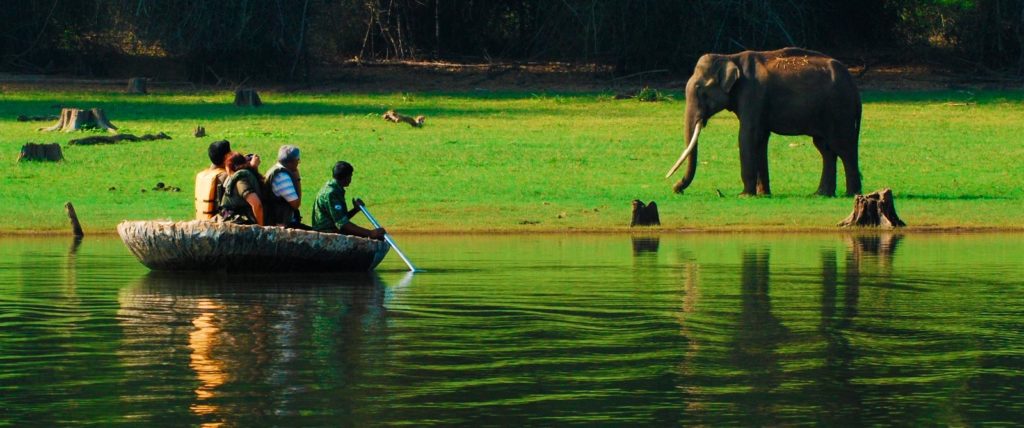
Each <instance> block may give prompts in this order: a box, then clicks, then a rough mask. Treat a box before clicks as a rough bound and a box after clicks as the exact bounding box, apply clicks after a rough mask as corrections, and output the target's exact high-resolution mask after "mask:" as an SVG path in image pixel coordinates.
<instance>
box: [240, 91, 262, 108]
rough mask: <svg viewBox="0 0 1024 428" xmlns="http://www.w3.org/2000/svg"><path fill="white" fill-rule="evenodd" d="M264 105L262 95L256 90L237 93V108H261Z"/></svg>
mask: <svg viewBox="0 0 1024 428" xmlns="http://www.w3.org/2000/svg"><path fill="white" fill-rule="evenodd" d="M261 105H263V101H262V100H260V94H258V93H256V90H255V89H239V90H236V91H235V106H236V107H259V106H261Z"/></svg>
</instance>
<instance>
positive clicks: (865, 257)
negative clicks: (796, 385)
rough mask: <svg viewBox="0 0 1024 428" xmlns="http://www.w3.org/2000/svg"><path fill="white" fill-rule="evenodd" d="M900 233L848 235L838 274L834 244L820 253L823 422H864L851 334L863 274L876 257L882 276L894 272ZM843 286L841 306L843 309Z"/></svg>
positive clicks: (843, 423) (820, 377) (858, 423)
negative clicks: (842, 270)
mask: <svg viewBox="0 0 1024 428" xmlns="http://www.w3.org/2000/svg"><path fill="white" fill-rule="evenodd" d="M902 238H903V237H902V235H900V234H882V235H863V236H855V235H848V236H847V237H846V244H847V251H846V256H845V268H844V269H845V271H844V272H843V275H842V277H841V278H840V275H839V268H838V261H837V256H836V251H835V250H834V249H829V250H823V251H822V252H821V321H820V323H819V327H818V331H819V333H820V334H821V336H822V337H823V338H824V340H825V356H824V366H823V373H821V375H820V376H819V377H818V379H819V382H820V389H821V393H820V394H819V395H820V396H822V397H827V398H826V399H825V400H824V403H823V405H822V409H823V412H822V414H821V422H824V423H825V424H826V425H855V426H856V425H861V423H860V422H861V419H862V418H861V416H862V410H863V400H862V399H861V397H860V394H859V392H858V390H857V388H856V386H855V384H854V383H853V379H854V377H855V376H856V374H855V371H854V370H855V369H854V354H855V350H854V347H853V345H852V344H851V343H850V339H849V338H848V337H847V334H848V333H847V332H848V331H849V330H850V329H851V328H853V325H854V319H855V318H856V317H857V313H858V305H859V303H860V285H861V275H862V273H863V271H864V269H865V268H868V267H870V265H868V264H867V262H868V261H873V262H874V263H875V264H876V266H878V267H880V268H881V271H882V273H883V276H882V277H883V278H884V277H887V276H889V275H890V274H891V269H892V260H893V256H894V254H895V252H896V247H897V245H898V244H899V242H900V240H901V239H902ZM840 288H842V311H839V310H838V306H839V304H840V303H839V290H840Z"/></svg>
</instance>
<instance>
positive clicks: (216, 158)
mask: <svg viewBox="0 0 1024 428" xmlns="http://www.w3.org/2000/svg"><path fill="white" fill-rule="evenodd" d="M230 152H231V143H230V142H228V140H220V141H214V142H212V143H210V148H209V149H207V150H206V154H207V155H208V156H209V157H210V163H212V164H214V165H218V166H224V160H225V159H227V155H228V153H230Z"/></svg>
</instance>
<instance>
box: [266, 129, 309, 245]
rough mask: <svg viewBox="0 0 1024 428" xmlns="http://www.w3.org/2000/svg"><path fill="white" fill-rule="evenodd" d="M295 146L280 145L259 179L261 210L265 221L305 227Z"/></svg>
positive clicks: (293, 226)
mask: <svg viewBox="0 0 1024 428" xmlns="http://www.w3.org/2000/svg"><path fill="white" fill-rule="evenodd" d="M299 159H300V158H299V148H298V147H295V146H293V145H290V144H289V145H284V146H281V148H280V149H278V150H277V163H275V164H274V165H273V166H271V167H270V169H269V170H267V174H266V177H265V178H264V179H263V195H264V200H263V205H264V207H263V213H264V215H265V217H266V218H265V220H266V222H267V225H271V226H283V227H287V228H291V229H302V230H309V229H310V227H309V226H306V225H304V224H302V215H301V214H300V213H299V206H301V205H302V185H301V178H300V175H299Z"/></svg>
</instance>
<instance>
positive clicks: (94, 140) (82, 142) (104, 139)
mask: <svg viewBox="0 0 1024 428" xmlns="http://www.w3.org/2000/svg"><path fill="white" fill-rule="evenodd" d="M170 139H171V137H170V136H169V135H167V134H164V133H163V132H161V133H159V134H156V135H153V134H146V135H143V136H141V137H138V136H135V135H132V134H117V135H109V136H108V135H94V136H92V137H85V138H76V139H74V140H71V141H68V144H69V145H72V146H91V145H94V144H114V143H118V142H121V141H153V140H170Z"/></svg>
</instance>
